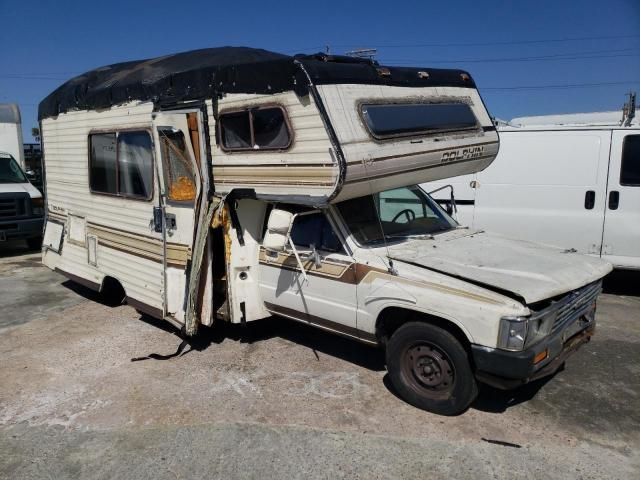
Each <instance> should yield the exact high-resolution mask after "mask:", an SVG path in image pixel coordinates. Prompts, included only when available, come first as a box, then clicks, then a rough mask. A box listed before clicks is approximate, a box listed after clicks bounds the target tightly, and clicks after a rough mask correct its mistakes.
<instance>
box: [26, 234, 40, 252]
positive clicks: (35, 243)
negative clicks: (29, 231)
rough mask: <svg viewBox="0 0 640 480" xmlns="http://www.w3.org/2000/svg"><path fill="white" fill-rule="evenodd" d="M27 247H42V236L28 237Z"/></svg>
mask: <svg viewBox="0 0 640 480" xmlns="http://www.w3.org/2000/svg"><path fill="white" fill-rule="evenodd" d="M27 247H29V250H40V248H41V247H42V237H35V238H27Z"/></svg>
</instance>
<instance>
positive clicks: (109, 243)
mask: <svg viewBox="0 0 640 480" xmlns="http://www.w3.org/2000/svg"><path fill="white" fill-rule="evenodd" d="M87 233H90V234H93V235H96V236H97V237H98V244H99V245H101V246H105V247H109V248H113V249H115V250H118V251H121V252H124V253H129V254H131V255H135V256H138V257H143V258H146V259H148V260H153V261H155V262H162V256H163V248H162V240H161V239H159V238H158V239H156V238H152V237H148V236H146V235H139V234H135V233H131V232H125V231H123V230H119V229H114V228H110V227H106V226H104V225H97V224H95V223H88V224H87ZM190 259H191V248H190V247H188V246H187V245H180V244H176V243H168V244H167V264H170V265H175V266H186V265H187V262H188V261H189V260H190Z"/></svg>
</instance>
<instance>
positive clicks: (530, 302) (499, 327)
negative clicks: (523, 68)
mask: <svg viewBox="0 0 640 480" xmlns="http://www.w3.org/2000/svg"><path fill="white" fill-rule="evenodd" d="M39 116H40V126H41V132H42V138H43V153H44V164H45V172H46V175H45V178H46V192H47V199H48V208H47V220H46V227H45V238H44V242H43V262H44V264H45V265H47V266H48V267H50V268H52V269H54V270H56V271H59V272H61V273H62V274H64V275H66V276H67V277H69V278H71V279H73V280H75V281H77V282H80V283H82V284H84V285H86V286H88V287H89V288H93V289H95V290H98V291H103V290H105V289H109V290H111V291H113V287H114V286H117V287H119V289H121V291H122V292H123V297H124V299H125V300H126V301H127V302H128V303H129V304H131V305H132V306H134V307H135V308H137V309H138V310H140V311H143V312H146V313H148V314H150V315H153V316H155V317H158V318H163V319H165V320H167V321H168V322H170V323H172V324H174V325H176V326H177V327H179V328H181V329H183V332H184V333H185V334H186V335H195V334H197V332H198V327H199V326H200V325H213V324H214V322H216V321H227V322H232V323H244V322H250V321H255V320H258V319H261V318H265V317H268V316H270V315H282V316H285V317H288V318H291V319H293V320H296V321H299V322H303V323H306V324H308V325H312V326H315V327H318V328H322V329H325V330H329V331H331V332H335V333H337V334H341V335H345V336H347V337H350V338H353V339H354V340H358V341H361V342H365V343H367V344H370V345H375V346H380V347H382V348H384V349H385V352H386V359H387V367H388V371H389V375H390V378H391V380H392V382H393V385H394V386H395V388H396V389H397V391H398V392H399V394H400V395H401V396H402V398H404V399H405V400H406V401H408V402H410V403H411V404H413V405H415V406H417V407H419V408H423V409H427V410H430V411H433V412H437V413H441V414H449V415H450V414H457V413H460V412H462V411H464V410H465V409H466V408H467V407H468V406H469V405H470V403H471V402H472V401H473V400H474V398H475V397H476V395H477V392H478V389H477V382H478V381H482V382H488V383H491V384H493V385H496V386H501V387H504V388H510V387H513V386H516V385H521V384H523V383H526V382H527V381H530V380H532V379H535V378H539V377H541V376H545V375H549V374H552V373H553V372H555V371H556V370H557V369H558V368H559V366H560V365H561V364H562V362H564V360H565V359H566V358H567V357H568V356H569V355H570V354H571V353H573V352H574V351H575V350H576V348H578V347H579V346H580V345H582V344H584V343H586V342H587V341H588V340H589V339H590V337H591V335H592V334H593V332H594V327H595V317H594V314H595V308H596V299H597V296H598V294H599V292H600V289H601V279H602V277H603V276H604V275H606V274H607V273H608V272H609V271H610V270H611V265H610V264H609V263H607V262H604V261H602V260H600V259H596V258H591V257H587V256H583V255H579V254H576V253H574V252H572V251H566V250H564V249H557V248H556V249H554V248H548V247H542V246H539V245H536V244H533V243H529V242H523V241H516V240H509V239H507V238H504V237H501V236H495V235H491V234H488V233H485V232H481V231H477V230H471V229H467V228H461V227H459V225H458V224H457V223H456V222H455V221H454V220H452V219H451V218H450V217H449V216H448V215H447V213H446V212H445V211H444V210H442V208H440V207H439V206H438V205H437V203H436V202H435V201H434V200H433V199H431V198H430V197H429V195H427V194H426V193H425V192H424V190H422V189H421V188H419V187H417V186H415V184H416V183H421V182H427V181H432V180H438V179H442V178H446V177H451V176H455V175H461V174H467V173H473V172H476V171H478V170H481V169H484V168H485V167H486V166H487V165H489V164H490V163H491V161H492V160H493V159H494V158H495V155H496V154H497V151H498V136H497V133H496V129H495V127H494V126H493V125H492V123H491V119H490V117H489V115H488V113H487V111H486V109H485V106H484V104H483V102H482V100H481V98H480V96H479V94H478V92H477V90H476V88H475V84H474V82H473V80H472V78H471V76H470V75H469V74H468V73H467V72H463V71H460V70H439V69H431V68H404V67H402V68H399V67H387V66H382V65H379V64H377V63H376V62H373V61H370V60H359V59H353V58H347V57H336V56H329V55H324V54H317V55H311V56H296V57H290V56H286V55H280V54H276V53H272V52H267V51H264V50H256V49H249V48H242V47H225V48H214V49H204V50H197V51H193V52H186V53H182V54H175V55H169V56H166V57H161V58H158V59H150V60H143V61H140V62H126V63H122V64H116V65H111V66H107V67H103V68H100V69H97V70H94V71H91V72H87V73H86V74H83V75H81V76H79V77H76V78H74V79H71V80H70V81H69V82H67V83H66V84H64V85H62V86H61V87H59V88H58V89H57V90H56V91H54V92H53V93H51V94H50V95H49V96H48V97H47V98H46V99H44V100H43V101H42V102H41V104H40V108H39Z"/></svg>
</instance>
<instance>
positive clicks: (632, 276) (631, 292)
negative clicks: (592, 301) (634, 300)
mask: <svg viewBox="0 0 640 480" xmlns="http://www.w3.org/2000/svg"><path fill="white" fill-rule="evenodd" d="M603 290H604V293H610V294H612V295H628V296H631V297H640V271H634V270H614V271H613V272H611V273H610V274H609V275H607V276H606V277H605V279H604V284H603Z"/></svg>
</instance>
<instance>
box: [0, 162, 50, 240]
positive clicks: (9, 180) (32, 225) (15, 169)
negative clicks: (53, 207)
mask: <svg viewBox="0 0 640 480" xmlns="http://www.w3.org/2000/svg"><path fill="white" fill-rule="evenodd" d="M43 224H44V199H43V198H42V194H41V193H40V192H39V191H38V190H37V189H36V188H35V187H34V186H33V185H31V183H29V180H28V179H27V176H26V174H25V173H24V171H23V170H22V168H20V165H18V162H17V161H16V160H15V159H14V158H13V156H12V155H10V154H9V153H7V152H0V248H2V242H5V241H6V240H18V239H24V240H25V241H26V242H27V245H28V247H29V248H32V249H34V248H39V247H40V243H41V241H42V228H43Z"/></svg>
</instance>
